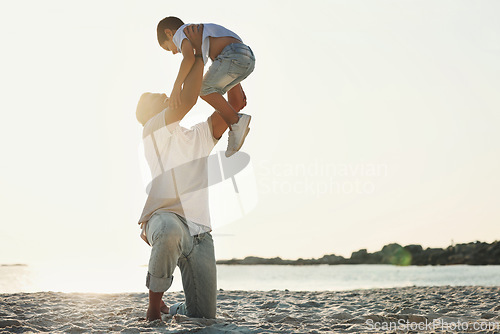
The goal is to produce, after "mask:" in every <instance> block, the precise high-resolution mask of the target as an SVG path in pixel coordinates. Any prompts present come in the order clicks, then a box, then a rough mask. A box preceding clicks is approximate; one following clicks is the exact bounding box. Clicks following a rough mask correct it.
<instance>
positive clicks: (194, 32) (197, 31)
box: [184, 24, 203, 54]
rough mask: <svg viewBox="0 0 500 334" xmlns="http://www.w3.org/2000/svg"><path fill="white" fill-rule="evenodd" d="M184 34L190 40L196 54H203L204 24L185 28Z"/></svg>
mask: <svg viewBox="0 0 500 334" xmlns="http://www.w3.org/2000/svg"><path fill="white" fill-rule="evenodd" d="M184 34H186V37H187V38H188V39H189V41H190V42H191V44H192V45H193V48H194V49H195V51H196V53H198V54H201V42H202V39H203V24H191V25H189V26H187V27H185V28H184Z"/></svg>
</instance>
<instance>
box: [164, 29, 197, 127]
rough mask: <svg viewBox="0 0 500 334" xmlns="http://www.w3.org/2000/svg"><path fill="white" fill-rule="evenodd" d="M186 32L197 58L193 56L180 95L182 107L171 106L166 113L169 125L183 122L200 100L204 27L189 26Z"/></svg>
mask: <svg viewBox="0 0 500 334" xmlns="http://www.w3.org/2000/svg"><path fill="white" fill-rule="evenodd" d="M188 28H189V29H188ZM186 29H188V30H186ZM186 31H188V32H189V34H190V35H189V36H188V38H190V39H191V43H190V44H191V45H192V46H191V48H193V47H194V49H195V53H196V56H195V54H193V58H194V64H193V66H192V67H191V71H190V72H189V74H188V75H187V77H186V79H185V80H184V86H183V88H182V91H181V93H180V100H181V102H180V105H179V106H178V107H177V108H174V107H173V106H172V105H170V112H167V113H165V122H166V123H167V124H171V123H174V122H177V121H180V120H182V119H183V118H184V116H185V115H186V114H187V113H188V112H189V111H190V110H191V108H193V106H194V105H195V104H196V100H197V99H198V95H199V94H200V89H201V82H202V80H203V67H204V66H205V65H204V63H203V58H202V57H201V39H202V36H203V26H201V25H200V26H196V25H193V26H189V27H186V28H185V29H184V32H186ZM184 44H185V43H183V45H184ZM191 52H192V51H191Z"/></svg>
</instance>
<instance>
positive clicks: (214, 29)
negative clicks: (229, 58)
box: [172, 23, 243, 64]
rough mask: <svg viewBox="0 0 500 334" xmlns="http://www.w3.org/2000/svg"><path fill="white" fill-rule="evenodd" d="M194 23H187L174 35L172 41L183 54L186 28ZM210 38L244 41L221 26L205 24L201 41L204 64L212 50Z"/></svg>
mask: <svg viewBox="0 0 500 334" xmlns="http://www.w3.org/2000/svg"><path fill="white" fill-rule="evenodd" d="M190 24H192V23H186V24H184V25H182V26H181V27H180V28H179V29H177V31H176V32H175V34H174V37H173V38H172V41H173V42H174V44H175V46H176V47H177V50H179V52H181V45H182V41H183V40H184V39H186V38H187V37H186V34H184V28H185V27H186V26H188V25H190ZM209 37H233V38H236V39H238V40H240V41H241V42H243V40H242V39H241V38H240V36H238V35H236V34H235V33H234V32H232V31H231V30H229V29H227V28H224V27H223V26H221V25H218V24H214V23H203V37H202V40H201V53H202V55H203V63H204V64H206V63H207V61H208V52H209V50H210V38H209Z"/></svg>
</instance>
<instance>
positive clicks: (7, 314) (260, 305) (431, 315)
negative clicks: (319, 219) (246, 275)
mask: <svg viewBox="0 0 500 334" xmlns="http://www.w3.org/2000/svg"><path fill="white" fill-rule="evenodd" d="M499 293H500V287H451V286H444V287H408V288H390V289H369V290H351V291H307V292H305V291H304V292H301V291H288V290H284V291H283V290H271V291H222V290H219V293H218V303H217V304H218V310H217V319H212V320H207V319H193V318H191V319H190V318H187V317H184V316H175V317H171V316H168V315H164V316H163V319H162V321H154V322H150V323H148V322H146V321H145V319H144V316H145V312H146V307H147V294H146V293H130V294H127V293H120V294H89V293H59V292H38V293H15V294H1V295H0V332H2V333H21V332H51V333H56V332H64V333H83V332H91V333H107V332H122V333H139V332H157V333H179V332H184V333H186V332H203V333H420V332H428V333H471V332H472V333H500V303H499V301H500V295H499ZM182 298H183V294H182V293H181V292H172V293H169V294H168V295H167V297H166V298H164V300H165V301H166V303H167V304H171V303H173V302H176V301H180V300H182Z"/></svg>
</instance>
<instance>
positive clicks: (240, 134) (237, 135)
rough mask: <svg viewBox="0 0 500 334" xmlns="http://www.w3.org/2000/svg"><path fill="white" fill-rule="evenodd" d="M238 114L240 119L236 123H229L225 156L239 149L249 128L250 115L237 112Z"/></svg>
mask: <svg viewBox="0 0 500 334" xmlns="http://www.w3.org/2000/svg"><path fill="white" fill-rule="evenodd" d="M238 116H239V117H240V119H239V120H238V122H237V123H235V124H233V125H231V129H232V130H230V131H229V140H228V143H227V150H226V157H227V158H229V157H230V156H232V155H233V154H235V153H236V152H238V151H239V150H240V148H241V146H242V145H243V142H244V141H245V138H246V136H247V134H248V131H249V130H250V128H249V127H248V125H249V124H250V120H251V119H252V116H250V115H247V114H238Z"/></svg>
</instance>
